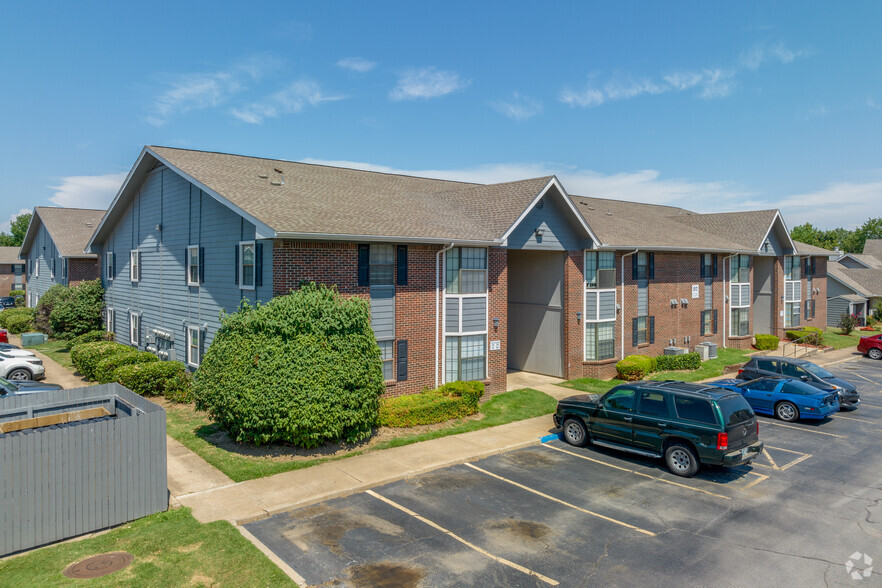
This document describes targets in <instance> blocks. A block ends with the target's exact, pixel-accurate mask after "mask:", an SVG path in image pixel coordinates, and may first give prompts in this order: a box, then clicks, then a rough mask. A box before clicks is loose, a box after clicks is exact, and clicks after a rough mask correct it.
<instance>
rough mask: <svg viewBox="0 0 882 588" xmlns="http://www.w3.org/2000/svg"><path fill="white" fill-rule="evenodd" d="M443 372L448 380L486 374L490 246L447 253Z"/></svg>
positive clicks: (483, 377)
mask: <svg viewBox="0 0 882 588" xmlns="http://www.w3.org/2000/svg"><path fill="white" fill-rule="evenodd" d="M444 255H445V261H444V273H445V280H444V283H445V290H444V305H445V310H444V314H445V317H444V332H445V345H444V375H445V381H446V382H454V381H457V380H483V379H485V378H486V377H487V249H484V248H480V247H454V248H453V249H450V250H449V251H447V252H445V254H444Z"/></svg>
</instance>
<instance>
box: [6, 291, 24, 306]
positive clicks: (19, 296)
mask: <svg viewBox="0 0 882 588" xmlns="http://www.w3.org/2000/svg"><path fill="white" fill-rule="evenodd" d="M9 295H10V296H12V297H13V298H15V305H16V306H24V303H25V291H24V290H10V291H9Z"/></svg>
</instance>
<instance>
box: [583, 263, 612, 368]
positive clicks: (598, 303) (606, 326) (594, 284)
mask: <svg viewBox="0 0 882 588" xmlns="http://www.w3.org/2000/svg"><path fill="white" fill-rule="evenodd" d="M615 272H616V270H615V253H614V252H612V251H586V252H585V361H598V360H602V359H612V358H613V357H615V347H616V337H615V331H616V329H615V327H616V289H615V288H616V273H615Z"/></svg>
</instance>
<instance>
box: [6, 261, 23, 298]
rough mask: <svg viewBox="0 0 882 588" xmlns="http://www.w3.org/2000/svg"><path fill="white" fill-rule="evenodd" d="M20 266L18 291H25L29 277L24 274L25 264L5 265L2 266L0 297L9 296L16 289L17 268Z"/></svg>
mask: <svg viewBox="0 0 882 588" xmlns="http://www.w3.org/2000/svg"><path fill="white" fill-rule="evenodd" d="M16 265H18V266H19V267H20V268H21V269H20V270H19V274H18V276H17V277H18V283H19V284H20V285H19V286H18V289H21V290H24V288H25V284H26V283H27V276H26V275H25V273H24V268H25V262H23V261H22V262H21V263H20V264H12V263H3V264H0V296H9V293H10V292H11V291H12V290H15V289H16V275H15V267H16Z"/></svg>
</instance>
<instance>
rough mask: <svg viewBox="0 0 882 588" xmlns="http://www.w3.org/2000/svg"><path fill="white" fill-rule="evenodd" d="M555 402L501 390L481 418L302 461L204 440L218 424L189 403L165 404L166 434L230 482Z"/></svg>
mask: <svg viewBox="0 0 882 588" xmlns="http://www.w3.org/2000/svg"><path fill="white" fill-rule="evenodd" d="M556 406H557V401H556V400H554V398H552V397H551V396H548V395H547V394H544V393H542V392H538V391H536V390H531V389H529V388H526V389H523V390H515V391H513V392H505V393H503V394H499V395H497V396H494V397H493V398H491V399H490V400H489V401H488V402H486V403H484V404H483V405H482V406H481V408H480V412H481V413H482V414H483V415H484V418H482V419H480V420H455V421H452V422H451V423H450V425H449V426H448V427H445V428H441V429H436V430H433V431H429V432H425V433H415V434H412V435H405V436H402V437H397V438H395V439H393V440H390V441H385V442H380V443H378V444H376V445H374V446H372V447H370V448H369V449H365V450H354V451H351V452H349V453H347V454H345V455H339V456H334V457H325V458H317V459H310V460H301V461H274V460H271V459H266V458H262V457H256V456H250V455H242V454H238V453H235V452H232V451H228V450H226V449H223V448H221V447H219V446H217V445H214V444H212V443H211V442H210V441H209V438H210V437H211V436H212V435H213V434H215V433H217V432H218V431H219V430H220V428H219V426H218V425H216V424H214V423H213V422H212V421H211V419H210V418H209V417H208V415H207V414H206V413H204V412H201V411H196V410H193V407H192V406H191V405H170V406H168V407H167V408H166V427H167V431H168V434H169V435H170V436H171V437H173V438H174V439H177V440H178V441H179V442H181V443H182V444H183V445H185V446H186V447H188V448H189V449H190V450H192V451H194V452H195V453H197V454H198V455H199V456H200V457H202V459H204V460H205V461H207V462H208V463H210V464H211V465H213V466H214V467H216V468H217V469H219V470H221V471H222V472H223V473H225V474H226V475H228V476H229V477H230V478H231V479H233V480H234V481H236V482H242V481H244V480H252V479H254V478H262V477H264V476H271V475H273V474H278V473H281V472H287V471H291V470H298V469H303V468H308V467H311V466H314V465H316V464H319V463H323V462H326V461H332V460H337V459H345V458H347V457H352V456H353V455H359V454H361V453H364V452H366V451H379V450H382V449H388V448H389V447H400V446H402V445H409V444H411V443H417V442H419V441H426V440H429V439H437V438H439V437H446V436H448V435H456V434H458V433H465V432H467V431H476V430H478V429H486V428H487V427H494V426H496V425H503V424H505V423H511V422H514V421H519V420H523V419H528V418H531V417H536V416H542V415H546V414H551V413H552V412H554V410H555V408H556ZM281 451H284V447H282V448H281Z"/></svg>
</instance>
